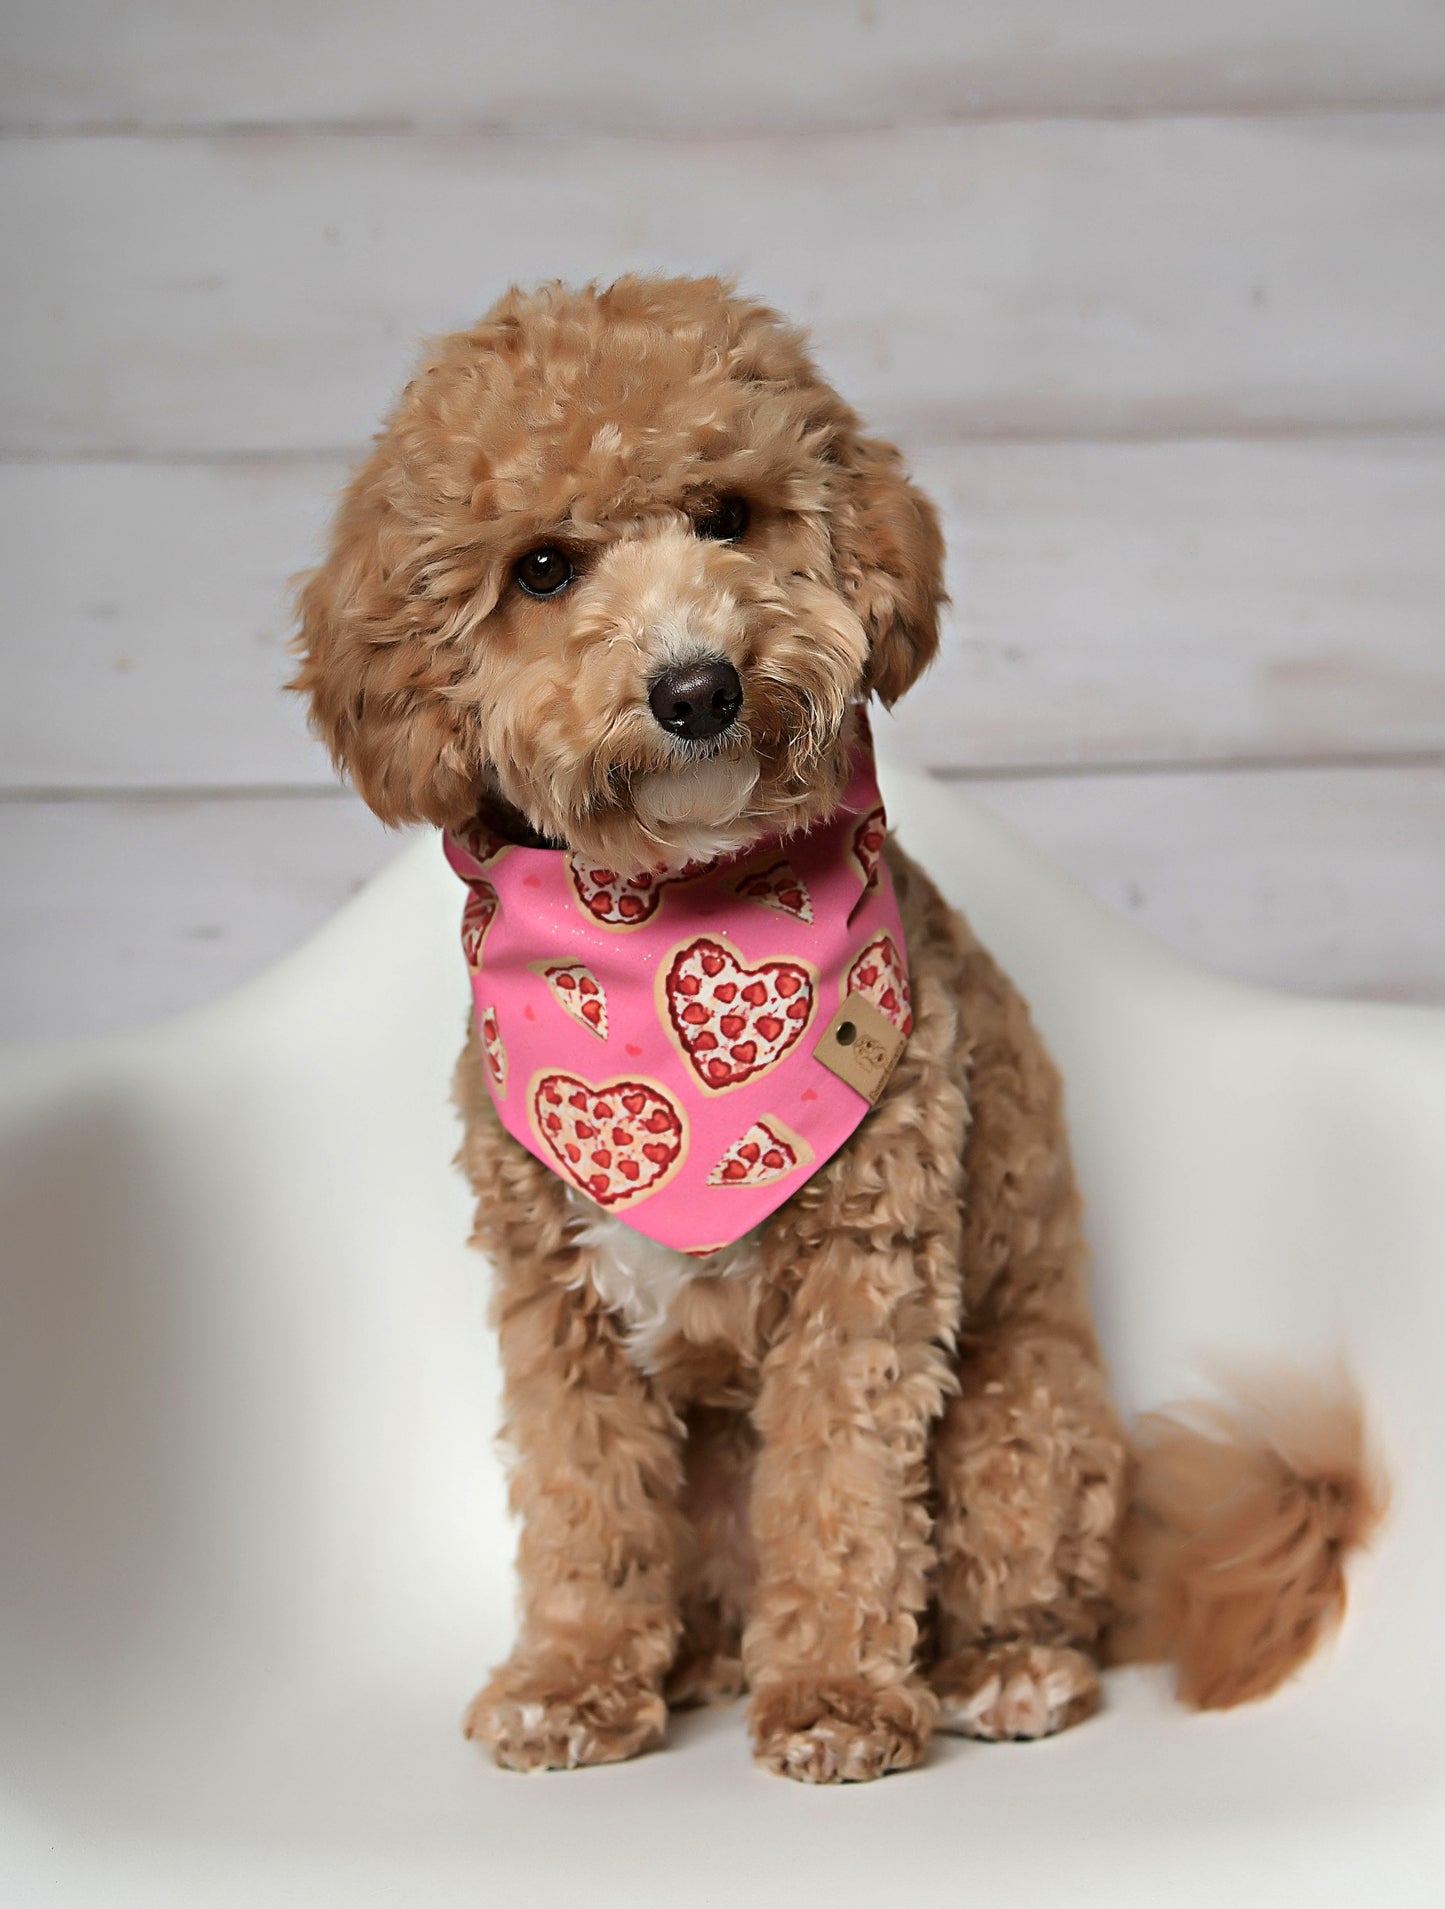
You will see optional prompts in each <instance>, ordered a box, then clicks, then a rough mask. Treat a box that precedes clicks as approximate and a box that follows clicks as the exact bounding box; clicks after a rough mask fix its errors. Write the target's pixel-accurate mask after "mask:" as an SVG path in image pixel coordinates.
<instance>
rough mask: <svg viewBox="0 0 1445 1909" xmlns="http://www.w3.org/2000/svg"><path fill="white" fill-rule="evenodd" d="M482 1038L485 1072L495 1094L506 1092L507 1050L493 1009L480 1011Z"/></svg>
mask: <svg viewBox="0 0 1445 1909" xmlns="http://www.w3.org/2000/svg"><path fill="white" fill-rule="evenodd" d="M479 1026H480V1032H481V1038H482V1055H483V1057H484V1059H485V1060H486V1063H487V1072H488V1074H490V1076H491V1079H492V1085H493V1087H494V1088H495V1089H496V1090H497V1093H498V1094H499V1095H500V1094H505V1093H506V1091H507V1050H506V1047H505V1046H504V1044H503V1042H502V1030H501V1028H500V1027H499V1026H498V1025H497V1010H496V1009H495V1008H493V1007H487V1008H483V1009H482V1018H481V1022H480V1024H479Z"/></svg>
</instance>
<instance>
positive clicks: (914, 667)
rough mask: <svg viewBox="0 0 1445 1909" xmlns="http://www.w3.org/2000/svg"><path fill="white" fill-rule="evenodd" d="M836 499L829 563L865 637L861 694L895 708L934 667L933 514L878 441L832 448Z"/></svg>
mask: <svg viewBox="0 0 1445 1909" xmlns="http://www.w3.org/2000/svg"><path fill="white" fill-rule="evenodd" d="M838 455H839V461H840V463H841V465H842V469H843V473H844V476H843V480H842V482H841V483H840V486H839V488H840V490H841V492H842V495H841V497H840V499H839V502H838V505H837V507H836V508H835V510H834V512H833V561H834V564H835V566H836V568H837V572H838V578H839V581H840V582H841V583H842V585H843V589H844V591H845V592H846V594H847V596H848V598H849V601H850V602H851V603H852V605H853V608H854V609H855V611H856V612H857V614H858V617H859V619H860V621H861V622H862V624H863V627H864V629H865V630H866V631H867V633H868V642H869V662H868V671H867V677H866V684H867V687H868V688H869V689H870V690H872V692H873V694H874V695H875V696H877V697H878V699H879V701H880V702H882V703H883V704H884V705H885V706H891V705H892V704H893V703H896V702H897V700H898V698H899V697H900V696H901V695H902V694H903V693H904V691H905V690H907V689H909V688H911V687H912V685H913V684H914V683H915V682H916V681H917V679H918V677H919V676H920V675H921V674H922V673H923V671H924V670H925V669H926V668H927V666H928V665H929V663H931V662H932V661H933V657H934V653H935V652H936V650H937V649H938V613H939V610H940V608H941V607H942V605H943V604H945V603H946V602H947V601H948V598H947V596H946V595H945V592H944V588H943V534H942V532H941V531H940V530H939V527H938V513H937V512H936V511H935V510H934V508H933V505H932V504H931V503H930V502H929V501H928V499H927V498H926V497H925V496H924V495H923V492H922V491H920V490H919V489H918V488H917V487H916V485H914V484H912V483H910V482H909V480H908V477H907V475H906V474H905V472H904V469H903V460H902V458H901V457H900V456H899V454H898V452H897V451H896V450H895V449H894V448H893V446H892V445H891V444H885V443H884V442H883V441H882V440H881V439H879V438H865V437H856V436H853V437H851V438H850V440H849V441H848V442H847V443H845V444H844V445H842V446H840V447H839V452H838Z"/></svg>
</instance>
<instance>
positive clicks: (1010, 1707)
mask: <svg viewBox="0 0 1445 1909" xmlns="http://www.w3.org/2000/svg"><path fill="white" fill-rule="evenodd" d="M930 1681H931V1682H932V1684H933V1688H934V1690H935V1691H936V1692H937V1694H938V1727H939V1729H940V1730H948V1731H951V1732H952V1733H953V1734H954V1735H955V1736H960V1737H983V1738H986V1739H988V1740H989V1741H990V1742H994V1743H999V1742H1020V1741H1025V1740H1028V1739H1030V1738H1033V1737H1051V1736H1053V1735H1054V1734H1055V1733H1056V1732H1057V1731H1060V1730H1067V1729H1068V1727H1069V1726H1070V1724H1075V1723H1082V1722H1083V1721H1084V1719H1085V1718H1086V1717H1091V1716H1093V1714H1094V1712H1095V1711H1096V1710H1097V1709H1098V1707H1099V1673H1098V1672H1097V1671H1096V1670H1095V1668H1094V1666H1093V1665H1092V1664H1091V1663H1090V1661H1089V1659H1088V1658H1087V1657H1086V1656H1085V1655H1084V1653H1083V1652H1082V1651H1080V1650H1073V1649H1071V1648H1069V1647H1067V1646H1064V1645H1056V1644H1023V1643H1012V1644H994V1645H990V1646H985V1647H982V1648H980V1649H978V1650H964V1651H958V1652H956V1653H955V1655H954V1656H952V1657H947V1658H945V1659H944V1660H943V1662H942V1663H941V1664H939V1665H938V1666H937V1667H936V1668H935V1669H934V1671H933V1673H932V1676H931V1680H930Z"/></svg>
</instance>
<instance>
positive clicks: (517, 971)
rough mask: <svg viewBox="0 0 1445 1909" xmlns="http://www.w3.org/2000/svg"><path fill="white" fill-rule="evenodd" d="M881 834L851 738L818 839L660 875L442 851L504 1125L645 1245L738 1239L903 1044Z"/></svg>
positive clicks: (868, 775)
mask: <svg viewBox="0 0 1445 1909" xmlns="http://www.w3.org/2000/svg"><path fill="white" fill-rule="evenodd" d="M885 834H886V829H885V821H884V814H883V806H882V803H881V802H880V801H879V797H878V785H877V782H876V780H875V779H874V773H873V758H872V751H871V748H870V747H869V746H868V745H867V743H866V740H865V741H864V742H861V743H860V745H859V747H858V750H857V752H856V754H855V757H854V761H853V773H852V778H851V780H850V782H849V785H848V788H847V790H846V792H845V794H844V797H843V801H842V803H841V805H840V806H839V807H838V809H836V810H835V811H834V813H833V814H832V815H831V816H830V817H829V818H828V819H827V821H825V822H820V823H818V824H817V825H816V826H815V827H813V828H811V829H809V830H807V831H806V832H805V833H803V834H799V835H790V836H788V837H787V838H786V839H778V838H773V839H772V840H769V841H767V842H762V843H757V844H754V846H753V847H751V848H750V849H748V850H746V851H745V852H744V853H743V854H741V855H739V856H736V857H732V858H730V859H727V860H719V861H714V862H708V863H705V864H701V865H699V866H697V867H692V868H686V869H683V870H681V871H679V872H677V873H675V874H673V873H665V872H664V873H659V874H649V873H644V874H640V875H633V876H628V877H622V876H619V875H617V874H616V873H615V872H614V871H612V870H610V869H607V868H604V867H602V866H601V865H600V864H599V863H597V862H594V861H591V860H589V859H587V858H586V857H583V856H580V855H573V854H570V853H568V852H567V851H566V850H563V849H548V848H523V847H520V846H517V845H515V844H512V843H508V842H505V841H503V840H501V839H500V838H499V837H497V836H495V835H493V834H492V833H491V831H490V830H488V829H487V828H486V827H485V826H483V825H474V826H473V827H472V828H470V829H464V830H462V831H460V832H459V833H458V834H456V835H448V836H447V837H446V838H445V849H446V856H447V860H448V861H449V862H450V864H451V866H452V868H453V869H454V870H455V871H456V873H457V874H458V875H460V876H461V878H462V879H463V881H465V882H466V884H467V886H468V888H469V890H470V893H469V895H468V897H467V902H466V907H465V909H464V911H463V915H462V946H463V949H464V950H465V952H466V957H467V962H468V965H469V967H470V969H471V980H472V997H473V1001H474V1003H475V1007H476V1024H477V1032H478V1038H479V1040H480V1042H481V1047H482V1053H483V1056H484V1059H485V1062H486V1075H487V1083H488V1085H489V1087H490V1089H491V1093H492V1099H493V1101H494V1102H495V1104H496V1109H497V1113H498V1115H499V1117H500V1118H501V1121H502V1124H503V1126H504V1127H505V1128H506V1129H507V1131H508V1132H509V1133H510V1134H511V1135H512V1136H513V1137H514V1138H515V1139H517V1140H519V1141H520V1142H521V1143H522V1145H523V1146H524V1147H526V1148H527V1149H528V1151H529V1152H531V1153H533V1154H535V1155H536V1157H537V1158H538V1159H539V1160H540V1161H541V1162H542V1163H543V1165H544V1166H547V1167H550V1168H551V1169H552V1171H553V1172H554V1173H557V1174H559V1175H560V1176H561V1177H562V1179H563V1180H565V1181H566V1182H567V1183H568V1184H569V1185H571V1186H575V1187H577V1188H578V1189H580V1191H581V1192H583V1193H585V1194H586V1195H588V1196H589V1197H590V1198H591V1199H592V1200H595V1201H596V1203H597V1205H598V1206H600V1207H601V1208H603V1210H604V1211H606V1212H608V1213H614V1214H616V1215H617V1216H618V1217H619V1218H621V1219H623V1220H625V1221H626V1222H627V1224H628V1225H629V1226H632V1227H635V1228H636V1229H637V1231H638V1232H639V1233H645V1234H646V1235H647V1236H648V1237H649V1238H650V1239H654V1240H657V1241H659V1242H661V1243H662V1244H663V1245H665V1246H672V1247H676V1248H677V1249H678V1250H679V1251H681V1252H685V1253H691V1254H694V1255H697V1256H702V1255H705V1254H707V1253H708V1252H713V1251H716V1250H717V1249H718V1248H720V1247H723V1246H726V1245H729V1244H731V1242H732V1241H734V1240H736V1239H740V1238H741V1237H742V1235H743V1234H744V1233H746V1232H748V1231H749V1230H750V1229H751V1228H752V1227H754V1226H756V1225H757V1224H758V1223H759V1221H761V1220H764V1219H766V1218H767V1216H768V1214H769V1213H771V1212H772V1211H773V1209H774V1208H775V1207H778V1206H781V1205H782V1203H783V1201H784V1200H786V1199H787V1198H788V1197H789V1196H790V1195H791V1194H793V1193H795V1192H796V1191H797V1190H798V1188H799V1187H800V1186H802V1185H803V1184H804V1183H805V1182H806V1180H807V1179H808V1176H809V1175H810V1174H811V1173H812V1172H814V1171H815V1170H816V1169H817V1168H818V1167H819V1166H821V1165H822V1163H823V1162H824V1161H825V1160H827V1159H829V1158H830V1157H831V1156H832V1155H833V1154H834V1153H836V1152H837V1151H838V1149H839V1147H841V1146H842V1145H843V1143H844V1141H845V1140H847V1139H848V1137H849V1135H850V1134H852V1132H853V1131H854V1129H855V1128H856V1127H857V1126H858V1123H859V1122H860V1121H861V1120H862V1119H863V1117H864V1115H865V1114H866V1113H867V1112H868V1110H869V1107H870V1105H871V1104H872V1102H873V1101H874V1100H875V1099H876V1098H877V1095H878V1093H879V1092H881V1090H882V1087H883V1084H884V1083H885V1081H886V1080H887V1076H888V1073H889V1072H890V1071H891V1067H892V1063H893V1062H894V1061H895V1060H896V1059H897V1055H898V1052H899V1051H900V1050H901V1048H902V1045H903V1041H904V1039H905V1038H906V1037H907V1035H908V1033H909V1032H910V1030H911V1028H912V1025H913V1022H912V1011H911V1006H910V1001H909V993H908V970H907V959H906V950H905V947H904V941H903V928H902V923H901V922H900V920H899V914H898V902H897V897H896V896H895V895H894V892H893V882H892V878H891V877H890V875H889V873H888V869H887V866H886V864H885V863H884V862H883V860H882V853H883V843H884V840H885Z"/></svg>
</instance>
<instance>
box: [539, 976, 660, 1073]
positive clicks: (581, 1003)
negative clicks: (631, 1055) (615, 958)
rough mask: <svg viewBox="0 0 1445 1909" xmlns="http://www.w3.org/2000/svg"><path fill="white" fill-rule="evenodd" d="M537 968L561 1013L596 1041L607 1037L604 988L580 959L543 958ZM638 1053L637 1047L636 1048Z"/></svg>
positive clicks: (605, 993)
mask: <svg viewBox="0 0 1445 1909" xmlns="http://www.w3.org/2000/svg"><path fill="white" fill-rule="evenodd" d="M539 972H540V974H541V976H542V979H543V980H544V981H545V982H546V983H547V986H548V987H549V988H550V989H551V990H552V998H553V999H554V1000H555V1001H556V1003H557V1005H558V1007H560V1008H561V1009H562V1010H563V1012H564V1013H566V1014H570V1015H571V1016H572V1019H573V1020H574V1021H580V1022H581V1023H582V1025H583V1027H585V1028H586V1029H587V1032H588V1033H589V1034H595V1035H596V1036H597V1038H598V1040H599V1041H605V1040H606V1039H607V990H606V989H605V988H604V987H603V985H602V983H601V982H600V981H599V980H598V979H597V976H596V975H595V974H593V972H592V970H591V969H590V968H589V967H588V966H587V965H586V963H585V962H581V961H545V962H543V963H542V964H541V967H540V969H539ZM637 1051H638V1052H639V1053H641V1051H642V1050H641V1049H640V1048H639V1049H638V1050H637Z"/></svg>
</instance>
